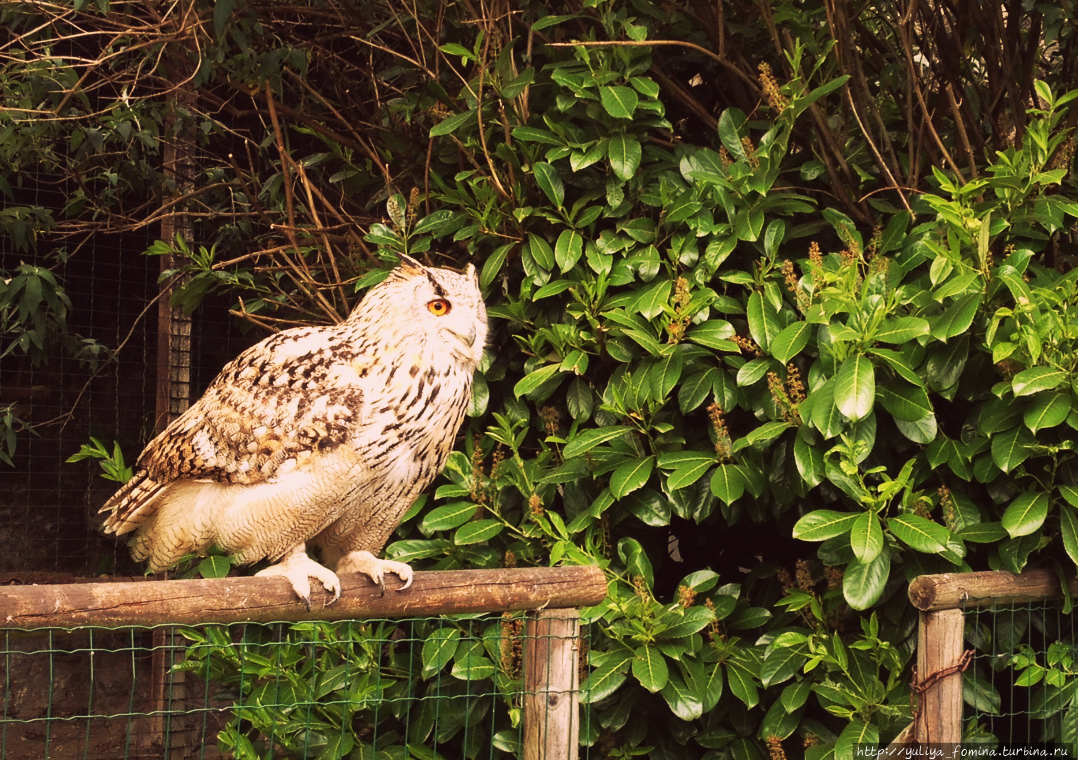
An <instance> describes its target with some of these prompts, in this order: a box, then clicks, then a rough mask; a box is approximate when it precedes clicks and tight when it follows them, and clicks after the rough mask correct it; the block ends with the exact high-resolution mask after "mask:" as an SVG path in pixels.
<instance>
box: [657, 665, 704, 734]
mask: <svg viewBox="0 0 1078 760" xmlns="http://www.w3.org/2000/svg"><path fill="white" fill-rule="evenodd" d="M681 667H682V668H684V665H683V664H682V666H681ZM660 694H661V696H662V698H663V699H664V700H666V704H667V705H669V707H670V711H671V712H672V713H673V714H674V715H676V716H677V717H678V718H679V719H681V720H685V721H689V720H696V719H697V718H699V717H700V716H701V715H703V714H704V703H703V701H702V700H701V699H700V696H699V695H698V694H697V693H696V690H695V689H692V688H690V686H689V684H688V683H687V682H686V680H685V679H684V678H682V677H681V676H680V675H678V673H676V672H675V673H670V675H669V678H668V680H667V682H666V685H665V686H664V687H663V688H662V689H661V690H660Z"/></svg>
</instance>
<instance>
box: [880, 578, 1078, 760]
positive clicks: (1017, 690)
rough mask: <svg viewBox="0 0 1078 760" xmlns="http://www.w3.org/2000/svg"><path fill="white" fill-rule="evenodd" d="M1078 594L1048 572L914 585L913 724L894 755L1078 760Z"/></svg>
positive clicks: (1075, 583) (1075, 585)
mask: <svg viewBox="0 0 1078 760" xmlns="http://www.w3.org/2000/svg"><path fill="white" fill-rule="evenodd" d="M1075 593H1078V580H1075V579H1071V580H1070V581H1069V582H1068V583H1066V584H1065V583H1064V582H1063V581H1062V580H1061V579H1060V577H1059V576H1057V575H1056V573H1054V572H1052V571H1050V570H1032V571H1027V572H1025V573H1022V574H1020V575H1014V574H1012V573H1008V572H982V573H953V574H945V575H926V576H921V577H919V578H916V579H914V581H913V582H912V583H911V584H910V589H909V596H910V600H911V602H912V603H913V604H914V606H915V607H917V609H918V610H920V622H919V627H918V642H917V672H916V676H915V679H914V685H913V692H914V695H913V696H914V700H915V706H914V711H913V712H914V721H913V723H912V724H911V725H910V727H909V728H907V729H906V730H905V731H903V732H902V734H901V735H900V736H899V737H898V739H896V741H895V743H894V745H893V746H895V745H903V744H922V745H931V746H942V747H943V748H944V753H945V754H946V749H947V748H948V747H957V746H962V747H965V748H977V747H980V748H982V749H984V750H985V751H989V752H992V751H1000V750H1002V749H1004V748H1009V747H1023V748H1029V747H1037V748H1038V751H1043V752H1044V753H1046V754H1044V756H1046V757H1056V756H1058V757H1075V756H1078V640H1076V637H1075V625H1074V620H1073V616H1072V614H1071V610H1072V597H1073V595H1074V594H1075Z"/></svg>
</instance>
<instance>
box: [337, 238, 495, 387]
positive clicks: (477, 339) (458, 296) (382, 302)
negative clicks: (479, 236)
mask: <svg viewBox="0 0 1078 760" xmlns="http://www.w3.org/2000/svg"><path fill="white" fill-rule="evenodd" d="M356 319H359V320H363V321H366V322H368V323H369V324H375V325H378V326H380V327H381V328H382V329H383V330H384V332H383V334H386V333H392V334H395V335H397V336H399V337H400V338H401V340H402V341H404V342H411V343H421V342H422V343H426V344H427V345H428V346H430V347H433V348H435V349H436V350H439V351H442V350H444V351H447V352H449V353H451V354H452V355H453V356H454V357H455V358H456V359H457V360H459V361H461V362H462V363H464V364H465V365H468V366H469V367H470V368H474V367H476V366H477V365H478V364H479V362H480V360H481V359H482V358H483V350H484V348H485V347H486V341H487V309H486V306H485V305H484V304H483V294H482V293H481V292H480V290H479V278H478V276H477V275H476V272H475V267H473V266H472V265H471V264H469V265H468V266H467V267H466V268H465V270H464V271H463V272H456V271H454V270H452V269H440V268H434V267H427V266H423V265H422V264H420V263H419V262H418V261H416V260H415V259H412V258H410V257H408V256H401V264H400V266H398V267H397V268H396V269H394V270H393V271H392V272H390V273H389V276H388V277H386V279H385V280H383V281H382V282H380V283H379V284H378V285H375V286H374V287H373V288H371V289H370V291H369V292H368V293H367V295H366V296H365V297H364V298H363V301H362V302H361V303H360V305H359V306H358V307H357V308H356V311H355V312H354V313H353V314H352V316H351V317H350V318H349V321H352V320H356Z"/></svg>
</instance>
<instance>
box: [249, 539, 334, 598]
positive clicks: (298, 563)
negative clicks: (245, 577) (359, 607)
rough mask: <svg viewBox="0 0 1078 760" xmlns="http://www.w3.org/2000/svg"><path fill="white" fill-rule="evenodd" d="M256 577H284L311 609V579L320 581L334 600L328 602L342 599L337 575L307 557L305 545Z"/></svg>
mask: <svg viewBox="0 0 1078 760" xmlns="http://www.w3.org/2000/svg"><path fill="white" fill-rule="evenodd" d="M255 575H265V576H270V575H283V576H284V577H285V578H287V579H288V582H289V583H291V584H292V590H293V591H295V592H296V596H298V597H299V598H300V600H302V601H303V603H304V604H305V605H307V609H308V610H309V609H311V582H310V580H309V579H310V578H314V579H315V580H317V581H319V582H320V583H321V584H322V585H323V586H324V587H325V589H326V591H327V592H329V593H330V594H332V595H333V598H332V599H330V600H329V601H328V602H326V604H327V605H329V604H333V603H334V602H335V601H337V600H338V599H340V598H341V581H340V578H338V577H337V574H336V573H334V572H333V571H332V570H329V569H328V568H325V567H322V566H321V565H319V564H318V563H317V562H315V561H314V560H313V559H311V558H310V557H308V556H307V551H306V548H305V547H304V545H303V544H300V545H299V546H296V547H294V548H293V549H291V550H290V551H289V552H288V554H286V555H285V556H284V557H283V558H281V561H280V562H278V563H277V564H276V565H271V566H270V567H267V568H266V569H265V570H259V571H258V572H257V573H255Z"/></svg>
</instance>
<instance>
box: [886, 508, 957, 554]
mask: <svg viewBox="0 0 1078 760" xmlns="http://www.w3.org/2000/svg"><path fill="white" fill-rule="evenodd" d="M887 529H888V530H890V531H891V533H892V534H893V535H894V537H895V538H897V539H898V540H899V541H901V542H902V543H904V544H906V545H907V546H909V547H910V548H911V549H915V550H917V551H919V552H924V553H926V554H936V553H938V552H942V551H943V550H944V549H946V548H947V542H948V541H949V540H950V538H951V533H950V531H949V530H947V529H946V528H945V527H943V526H942V525H940V524H939V523H934V522H932V521H931V520H926V519H925V518H923V517H921V516H920V515H898V516H897V517H892V518H889V519H888V520H887Z"/></svg>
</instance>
